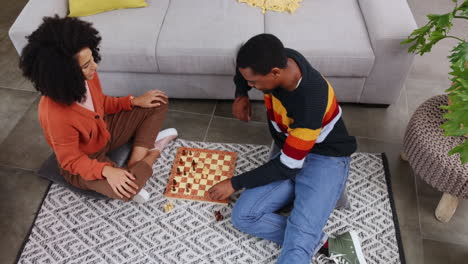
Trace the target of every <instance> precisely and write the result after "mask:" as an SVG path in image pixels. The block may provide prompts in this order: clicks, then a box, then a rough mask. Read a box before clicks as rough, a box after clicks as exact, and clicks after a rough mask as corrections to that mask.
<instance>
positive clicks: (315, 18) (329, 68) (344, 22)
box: [265, 0, 374, 77]
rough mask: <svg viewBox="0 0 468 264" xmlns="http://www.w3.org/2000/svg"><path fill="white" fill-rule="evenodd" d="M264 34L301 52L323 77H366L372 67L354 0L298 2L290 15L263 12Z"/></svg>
mask: <svg viewBox="0 0 468 264" xmlns="http://www.w3.org/2000/svg"><path fill="white" fill-rule="evenodd" d="M265 32H266V33H271V34H274V35H276V36H277V37H278V38H280V39H281V41H283V44H284V45H285V46H286V47H289V48H293V49H296V50H297V51H299V52H301V53H302V54H303V55H304V56H305V57H306V58H307V60H308V61H309V62H310V63H311V64H312V66H313V67H314V68H316V69H317V70H319V71H320V72H321V73H322V74H324V75H325V76H346V77H367V76H368V75H369V73H370V71H371V69H372V66H373V64H374V53H373V50H372V47H371V44H370V41H369V36H368V34H367V29H366V25H365V23H364V19H363V17H362V14H361V10H360V8H359V5H358V3H357V1H356V0H347V1H342V0H313V1H302V2H301V7H300V8H298V9H297V10H296V12H295V13H294V14H287V13H277V12H267V13H266V14H265Z"/></svg>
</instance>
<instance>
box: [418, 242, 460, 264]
mask: <svg viewBox="0 0 468 264" xmlns="http://www.w3.org/2000/svg"><path fill="white" fill-rule="evenodd" d="M423 245H424V264H441V263H444V264H462V263H467V262H468V261H467V258H468V247H467V246H466V244H464V245H458V244H452V243H446V242H439V241H434V240H429V239H424V240H423Z"/></svg>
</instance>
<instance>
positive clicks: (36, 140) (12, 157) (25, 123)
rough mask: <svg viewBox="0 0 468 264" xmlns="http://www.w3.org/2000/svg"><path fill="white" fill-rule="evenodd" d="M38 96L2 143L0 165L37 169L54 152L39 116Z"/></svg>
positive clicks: (0, 146)
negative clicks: (46, 137)
mask: <svg viewBox="0 0 468 264" xmlns="http://www.w3.org/2000/svg"><path fill="white" fill-rule="evenodd" d="M38 102H39V98H37V99H36V100H35V101H34V103H33V104H32V105H31V107H30V108H29V109H28V111H26V113H25V115H24V116H23V118H21V120H20V121H18V124H17V125H16V126H15V128H13V129H12V130H11V132H10V134H9V135H8V137H6V138H5V139H4V141H3V142H2V143H1V144H0V149H1V150H2V151H1V152H0V165H4V166H11V167H15V168H23V169H30V170H35V169H38V168H39V167H40V165H41V164H42V162H44V160H45V159H46V158H47V157H48V156H49V155H50V154H51V153H52V150H51V148H50V147H49V145H47V142H46V140H45V138H44V135H43V133H42V128H41V126H40V124H39V121H38V117H37V104H38Z"/></svg>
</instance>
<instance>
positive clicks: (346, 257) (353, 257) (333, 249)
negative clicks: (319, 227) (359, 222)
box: [328, 231, 366, 264]
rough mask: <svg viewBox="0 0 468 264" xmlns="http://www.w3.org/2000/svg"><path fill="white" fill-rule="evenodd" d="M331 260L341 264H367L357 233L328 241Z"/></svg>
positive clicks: (342, 235)
mask: <svg viewBox="0 0 468 264" xmlns="http://www.w3.org/2000/svg"><path fill="white" fill-rule="evenodd" d="M328 250H329V252H330V257H329V259H330V260H332V261H334V262H335V263H339V264H366V260H365V258H364V254H363V253H362V249H361V243H360V242H359V236H358V234H357V232H356V231H349V232H346V233H344V234H341V235H339V236H337V237H335V238H329V239H328Z"/></svg>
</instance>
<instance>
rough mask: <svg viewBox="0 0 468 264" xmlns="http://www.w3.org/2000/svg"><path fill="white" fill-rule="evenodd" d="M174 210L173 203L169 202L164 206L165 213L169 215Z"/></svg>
mask: <svg viewBox="0 0 468 264" xmlns="http://www.w3.org/2000/svg"><path fill="white" fill-rule="evenodd" d="M172 209H174V204H173V203H171V202H168V203H166V204H165V205H164V212H165V213H169V212H170V211H171V210H172Z"/></svg>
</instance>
